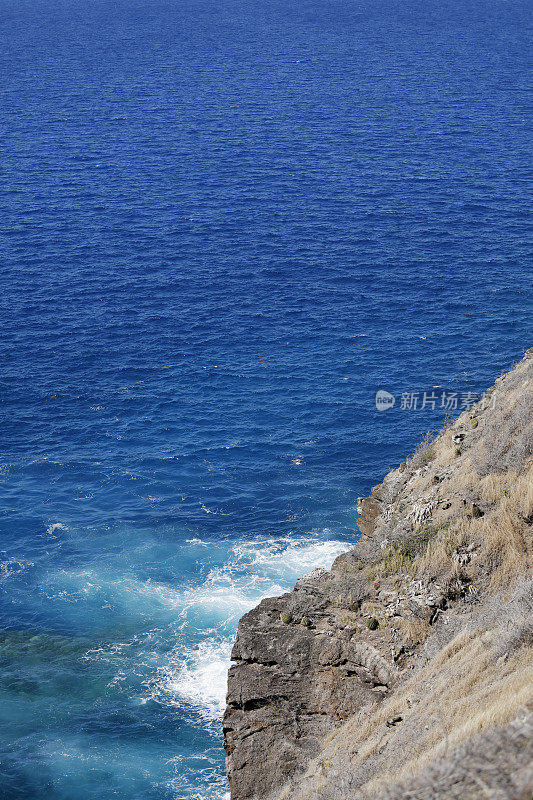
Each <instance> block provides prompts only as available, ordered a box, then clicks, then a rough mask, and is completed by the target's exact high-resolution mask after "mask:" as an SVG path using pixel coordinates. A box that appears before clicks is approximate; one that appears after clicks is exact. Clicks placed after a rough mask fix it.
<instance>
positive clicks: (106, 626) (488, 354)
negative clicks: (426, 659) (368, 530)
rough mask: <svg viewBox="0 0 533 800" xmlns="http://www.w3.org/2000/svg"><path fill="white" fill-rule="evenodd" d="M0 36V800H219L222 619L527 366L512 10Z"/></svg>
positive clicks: (79, 28)
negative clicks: (476, 398)
mask: <svg viewBox="0 0 533 800" xmlns="http://www.w3.org/2000/svg"><path fill="white" fill-rule="evenodd" d="M1 10H2V13H1V26H2V33H3V36H2V42H3V46H2V51H1V52H0V70H1V75H2V82H1V97H2V120H1V134H2V135H1V139H0V164H1V169H2V181H1V184H0V197H1V205H2V222H3V225H2V237H1V240H0V315H1V328H0V329H1V331H2V337H1V347H0V358H1V361H0V364H1V369H0V389H1V391H0V413H1V415H2V423H1V437H0V486H1V492H2V507H1V515H0V525H1V529H0V530H1V541H0V664H1V669H0V798H2V800H14V799H15V798H24V799H25V800H31V799H33V798H35V800H37V799H38V800H41V799H42V797H47V798H48V799H49V800H82V798H83V800H101V798H102V797H103V794H102V792H103V787H105V796H106V797H116V798H120V800H140V798H142V800H222V798H224V797H225V796H226V792H227V786H226V782H225V778H224V753H223V750H222V746H221V728H220V720H221V714H222V711H223V708H224V696H225V675H226V670H227V665H228V661H229V652H230V648H231V641H232V638H233V636H234V634H235V630H236V626H237V621H238V619H239V617H240V616H241V615H242V614H243V613H244V612H245V611H247V610H248V609H249V608H251V607H253V605H254V604H256V603H257V602H258V600H259V599H260V598H261V597H264V596H267V595H273V594H278V593H281V592H283V591H286V590H288V589H290V588H291V586H292V585H293V584H294V581H295V580H296V578H297V577H298V576H299V575H301V574H303V573H305V572H308V571H309V570H311V569H312V568H314V567H316V566H325V567H328V566H329V565H330V564H331V563H332V561H333V560H334V558H335V557H336V556H337V555H338V554H339V553H341V552H343V551H344V550H345V549H346V548H347V547H349V546H350V545H351V544H352V543H353V542H354V541H355V540H356V538H357V534H356V527H355V518H356V511H355V507H356V500H357V497H358V495H362V494H365V493H367V492H368V491H369V489H370V487H371V486H372V485H373V484H375V483H377V482H379V480H380V479H381V477H382V476H383V474H384V473H385V472H386V471H387V470H388V469H389V468H391V467H393V466H396V465H397V464H398V463H399V462H400V461H401V460H403V459H404V458H405V457H406V455H407V454H408V453H409V452H411V451H412V450H413V447H414V446H415V444H416V442H417V441H418V440H419V439H420V438H421V437H422V435H423V434H424V433H425V431H427V430H428V429H434V428H438V427H440V426H441V424H442V422H443V420H444V416H445V413H446V409H445V408H444V407H443V406H442V404H441V402H440V398H441V396H442V393H443V392H444V393H446V395H450V394H455V395H456V396H457V398H458V402H459V407H458V409H457V413H458V411H460V410H461V406H460V404H461V402H467V400H465V398H467V397H468V396H469V393H472V394H475V393H479V392H481V391H482V390H483V389H484V388H485V387H487V386H488V385H490V384H491V383H492V382H493V380H494V378H495V377H496V376H497V375H498V374H499V373H500V372H501V371H502V370H503V369H507V368H509V366H510V364H511V362H512V361H513V360H515V359H518V358H520V357H521V355H522V353H523V351H524V349H525V348H526V347H528V346H530V345H531V344H532V342H531V331H532V324H531V322H532V320H531V308H532V307H533V303H532V296H531V286H532V281H531V271H530V269H529V264H530V247H529V245H530V239H529V238H528V228H527V223H528V219H527V211H528V209H527V202H526V200H527V188H528V181H530V179H531V155H532V154H531V141H532V139H531V115H530V111H529V105H528V103H529V97H528V77H529V75H528V73H529V71H530V68H531V47H530V33H531V31H530V28H531V14H530V9H529V8H528V4H526V3H525V2H521V0H509V2H505V3H503V2H496V0H491V1H490V2H489V0H477V1H476V2H475V3H474V2H472V0H450V2H448V3H437V2H429V3H428V2H427V0H425V1H424V2H422V1H421V0H405V2H403V3H401V4H398V3H396V2H392V0H383V2H379V3H377V2H370V0H357V1H356V2H352V3H346V2H339V0H329V2H327V3H326V2H319V0H302V2H299V3H297V4H295V3H293V4H290V3H289V4H287V3H286V2H281V0H266V2H261V3H258V2H254V0H248V1H247V0H244V1H243V2H236V0H222V2H217V3H215V2H212V0H191V2H188V3H183V2H168V0H153V2H147V1H146V0H131V2H129V3H125V2H123V0H117V2H114V3H108V2H103V0H87V2H84V3H83V4H74V3H71V2H69V1H68V0H66V2H62V3H52V2H51V0H33V1H32V2H31V3H30V2H29V0H17V2H16V3H15V2H13V1H12V0H4V2H3V3H2V6H1ZM528 337H529V340H528ZM379 389H383V390H386V391H388V392H390V393H391V394H393V395H394V397H395V398H396V402H395V405H394V407H393V408H390V409H389V410H388V411H385V412H382V411H378V410H377V409H376V405H375V401H374V398H375V394H376V391H377V390H379ZM424 392H426V393H427V395H430V396H431V395H432V393H435V395H436V396H437V397H438V398H439V401H438V402H437V403H436V404H435V408H433V407H432V404H431V403H427V404H426V405H425V407H424V408H422V407H421V406H422V405H423V396H424ZM402 393H407V394H408V395H409V396H410V397H411V394H413V395H414V396H416V397H417V407H416V408H406V407H405V403H403V404H402V400H401V397H402ZM411 405H413V402H411ZM451 411H452V413H454V409H453V408H452V409H451Z"/></svg>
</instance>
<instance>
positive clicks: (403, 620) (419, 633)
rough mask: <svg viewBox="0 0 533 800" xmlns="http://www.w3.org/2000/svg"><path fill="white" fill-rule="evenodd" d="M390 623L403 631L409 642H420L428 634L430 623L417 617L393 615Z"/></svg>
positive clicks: (405, 639)
mask: <svg viewBox="0 0 533 800" xmlns="http://www.w3.org/2000/svg"><path fill="white" fill-rule="evenodd" d="M389 624H390V626H391V628H395V630H397V631H399V632H400V633H401V635H402V638H403V640H404V641H405V642H407V644H419V643H420V642H423V641H424V639H425V638H426V636H427V635H428V630H429V624H428V623H427V622H425V621H424V620H421V619H416V618H415V617H393V618H392V619H391V621H390V623H389Z"/></svg>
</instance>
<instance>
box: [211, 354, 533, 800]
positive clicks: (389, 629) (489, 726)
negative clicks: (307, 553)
mask: <svg viewBox="0 0 533 800" xmlns="http://www.w3.org/2000/svg"><path fill="white" fill-rule="evenodd" d="M532 420H533V349H532V350H531V351H528V353H527V354H526V356H525V358H524V359H523V360H522V361H521V362H520V363H519V364H518V365H517V366H516V367H515V369H514V370H512V371H511V372H509V373H507V374H506V375H505V376H503V377H502V378H499V379H498V380H497V381H496V384H495V386H494V387H493V388H492V389H491V390H489V392H488V393H487V398H486V400H485V401H484V403H478V404H477V405H476V406H474V407H472V408H471V409H469V410H468V411H466V412H464V413H463V414H462V415H461V417H459V419H458V420H456V421H455V422H454V423H453V424H452V425H450V426H448V427H446V428H445V429H444V430H443V431H442V432H441V433H440V434H439V435H438V436H437V437H436V438H435V439H434V440H432V441H429V440H428V441H426V442H425V443H424V444H423V445H422V446H421V447H420V448H419V450H418V452H417V453H416V454H415V456H414V457H413V458H412V459H410V460H409V461H408V462H407V463H405V464H402V465H401V466H400V467H399V468H398V469H397V470H394V471H393V472H391V473H389V474H388V475H387V477H386V478H385V480H384V481H383V483H382V484H380V485H379V486H377V487H374V489H373V490H372V494H371V496H370V497H368V498H362V499H361V500H360V502H359V508H358V511H359V513H360V515H361V516H360V519H359V520H358V525H359V528H360V530H361V539H360V541H359V542H358V544H357V545H356V546H355V548H354V549H353V550H351V551H350V552H348V553H346V554H344V555H342V556H340V557H339V558H338V559H337V560H336V561H335V563H334V564H333V567H332V569H331V571H329V572H328V571H326V570H314V571H313V572H312V573H310V574H309V575H307V576H304V577H303V578H301V579H300V580H299V581H298V583H297V584H296V586H295V588H294V590H293V591H292V592H289V593H287V594H285V595H283V596H282V597H278V598H269V599H267V600H263V602H262V603H261V604H260V605H259V606H258V607H257V608H256V609H254V610H253V611H251V612H250V613H248V614H246V615H245V616H244V617H243V618H242V620H241V622H240V625H239V630H238V634H237V639H236V642H235V646H234V649H233V653H232V660H233V662H234V664H233V666H232V667H231V669H230V672H229V678H228V696H227V709H226V713H225V716H224V738H225V748H226V752H227V754H228V759H227V765H228V776H229V781H230V788H231V797H232V800H266V798H270V800H274V798H279V800H281V798H286V800H311V798H312V799H313V800H319V798H321V799H323V800H335V798H339V799H340V798H342V800H350V798H354V799H355V798H360V800H363V798H368V799H369V800H370V798H378V797H381V798H383V799H384V798H389V797H390V798H401V797H405V798H407V797H409V798H411V797H413V798H415V797H416V798H418V797H419V798H424V800H425V799H426V798H431V797H433V796H434V797H442V798H446V797H450V798H451V797H458V798H459V797H462V798H464V797H468V798H475V797H478V796H479V797H488V796H490V795H489V794H476V792H477V791H478V790H479V787H480V786H486V787H487V786H488V787H489V789H490V787H491V786H492V787H493V789H494V791H500V790H501V791H504V792H506V793H504V794H501V797H515V796H516V797H517V798H519V797H520V798H522V799H523V800H525V798H526V797H530V796H532V797H533V794H525V793H528V792H529V790H530V788H531V789H532V791H533V775H531V773H528V772H527V770H525V771H524V770H522V769H521V768H520V764H522V762H523V759H524V758H525V753H526V749H527V747H528V746H530V744H531V736H530V734H531V721H530V717H529V716H528V713H529V712H528V708H529V706H530V704H531V701H532V696H533V690H532V686H533V674H532V673H531V668H530V664H531V663H532V661H533V659H532V656H533V650H532V649H531V631H532V617H531V612H532V608H533V600H532V596H531V580H530V578H531V563H532V551H533V546H532V536H531V534H532V530H533V525H532V523H533V458H532V456H533V421H532ZM476 737H477V738H476ZM498 742H499V743H500V746H499V745H498ZM457 748H459V749H457ZM461 748H462V749H461ZM469 748H470V749H469ZM484 748H485V750H486V752H487V753H489V752H492V751H495V752H496V751H497V752H499V753H500V755H501V754H504V756H505V757H504V758H503V759H501V760H502V761H503V762H504V763H502V764H500V765H499V769H498V770H494V769H492V771H491V770H489V773H490V774H488V775H487V774H485V772H486V770H485V772H483V769H482V766H480V764H481V765H482V764H486V763H488V762H487V759H489V761H490V758H489V756H488V755H487V759H485V761H483V758H481V762H480V760H479V753H483V752H484ZM458 754H459V755H458ZM476 754H478V755H477V756H476ZM476 758H477V759H478V760H477V762H476ZM493 761H494V760H493ZM459 762H460V763H461V765H462V766H461V769H462V771H461V770H459V771H457V765H458V764H459ZM494 763H495V762H494ZM468 764H470V766H468ZM465 765H467V766H465ZM506 765H507V766H506ZM513 765H514V766H513ZM454 770H455V772H454ZM482 773H483V774H482ZM511 773H512V774H511ZM428 776H430V777H428ZM439 781H440V787H441V788H440V790H439V792H440V793H438V792H437V793H435V792H436V790H435V791H434V790H433V789H431V787H432V786H439ZM491 781H492V783H491ZM498 781H499V782H500V783H498ZM502 781H503V782H505V781H506V783H505V786H504V784H503V783H502ZM500 784H501V785H500ZM448 785H449V786H450V787H455V788H453V789H452V788H450V789H449V790H448V789H445V787H446V786H448ZM476 787H477V788H476ZM502 787H503V788H502ZM483 791H484V790H483ZM432 792H433V793H432ZM453 792H456V793H455V794H454V793H453ZM461 792H462V794H461ZM499 796H500V795H497V794H495V795H494V797H499Z"/></svg>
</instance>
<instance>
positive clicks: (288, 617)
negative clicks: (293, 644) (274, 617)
mask: <svg viewBox="0 0 533 800" xmlns="http://www.w3.org/2000/svg"><path fill="white" fill-rule="evenodd" d="M279 618H280V620H281V621H282V622H284V623H285V625H288V624H289V623H290V622H292V614H290V613H289V612H288V611H282V612H281V614H280V615H279Z"/></svg>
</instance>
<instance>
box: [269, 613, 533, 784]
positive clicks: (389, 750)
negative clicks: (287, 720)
mask: <svg viewBox="0 0 533 800" xmlns="http://www.w3.org/2000/svg"><path fill="white" fill-rule="evenodd" d="M497 639H498V635H497V632H493V633H492V634H491V633H486V632H483V631H481V630H477V631H471V630H466V629H465V630H463V631H462V632H461V633H459V634H458V635H457V636H456V637H455V638H454V639H453V640H452V641H451V642H450V643H449V644H448V645H447V646H446V647H444V648H443V649H442V650H441V651H440V652H439V653H438V654H437V656H435V657H434V658H433V659H431V660H430V661H429V662H428V663H427V664H426V666H425V667H423V668H422V669H421V670H419V671H418V672H416V673H415V674H414V675H413V676H412V677H411V678H410V679H409V680H408V681H406V682H405V683H404V684H403V685H402V686H401V687H400V688H399V689H398V691H397V692H396V693H395V694H394V695H393V696H392V697H391V698H390V699H389V700H388V701H385V702H384V703H383V704H382V705H380V706H373V707H371V708H370V709H369V708H366V709H364V710H362V711H361V712H359V714H357V715H355V716H354V717H353V718H352V719H350V720H349V721H348V722H346V723H345V724H344V726H343V727H342V728H340V729H339V730H338V731H336V732H335V733H334V734H333V735H332V736H330V737H329V741H328V743H327V744H326V747H325V749H324V750H323V752H322V754H321V756H320V758H319V759H317V760H315V761H313V762H312V763H311V764H310V765H309V768H308V770H307V772H306V773H305V774H304V776H303V777H302V778H299V780H298V785H293V786H292V787H291V786H288V787H285V788H284V790H283V791H282V792H281V793H280V794H277V795H276V798H277V800H282V799H283V800H305V799H306V798H309V797H313V798H315V797H316V798H317V800H318V799H320V800H322V798H326V797H340V796H341V795H340V794H338V793H337V791H338V788H337V787H338V786H342V785H344V784H343V783H342V781H343V775H344V776H345V775H346V771H347V770H349V771H350V772H352V773H355V774H357V772H358V770H359V771H360V774H361V775H364V774H365V772H364V770H365V764H366V763H367V762H369V759H372V760H373V761H372V769H371V774H373V775H376V776H377V777H375V778H373V779H371V780H370V781H364V780H363V781H362V782H361V784H360V785H359V786H358V790H359V791H361V792H362V796H364V797H373V796H376V795H377V794H378V793H379V791H380V789H381V788H382V787H383V786H384V785H385V784H389V783H396V782H397V781H399V780H403V779H405V778H406V777H409V776H412V775H416V774H417V773H419V772H420V770H421V769H422V768H423V767H424V766H425V765H427V764H428V763H429V762H431V761H433V760H434V759H437V758H439V757H442V756H443V755H444V754H445V753H446V752H447V750H448V749H449V748H451V747H454V746H455V745H457V744H459V743H461V742H463V741H465V740H467V739H469V738H470V737H472V736H473V735H475V734H477V733H479V732H481V731H483V730H485V729H487V728H490V727H492V726H495V725H503V724H505V723H507V722H508V721H510V720H511V719H513V718H514V717H515V716H516V714H517V713H518V711H519V709H520V708H521V707H522V706H524V705H527V704H528V703H529V702H531V701H532V699H533V648H531V647H528V648H522V649H519V650H518V651H517V652H515V653H514V654H513V655H511V656H510V657H509V658H508V660H507V661H506V662H502V660H501V659H498V658H497V657H496V655H495V653H496V645H497ZM396 716H401V717H402V722H401V723H400V724H399V725H398V727H393V728H390V727H387V725H386V722H387V720H388V719H389V718H391V717H396ZM382 754H383V756H382Z"/></svg>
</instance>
